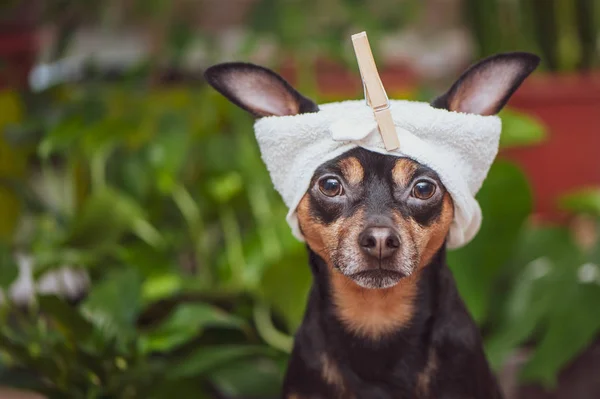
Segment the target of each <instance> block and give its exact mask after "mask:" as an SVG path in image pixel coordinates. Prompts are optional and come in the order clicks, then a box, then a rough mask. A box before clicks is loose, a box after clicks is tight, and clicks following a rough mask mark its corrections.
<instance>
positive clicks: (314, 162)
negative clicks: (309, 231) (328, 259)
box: [254, 100, 502, 248]
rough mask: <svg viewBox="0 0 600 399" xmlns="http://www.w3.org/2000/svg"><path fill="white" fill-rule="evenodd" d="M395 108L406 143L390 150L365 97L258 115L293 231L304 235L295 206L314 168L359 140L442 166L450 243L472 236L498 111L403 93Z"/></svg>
mask: <svg viewBox="0 0 600 399" xmlns="http://www.w3.org/2000/svg"><path fill="white" fill-rule="evenodd" d="M390 111H391V115H392V119H393V122H394V126H395V127H396V134H397V135H398V139H399V142H400V143H401V144H400V148H398V149H395V150H392V151H387V150H386V149H385V146H384V143H383V140H382V138H381V135H380V134H379V132H378V128H377V123H376V121H375V117H374V115H373V111H372V109H371V108H370V107H369V106H368V105H367V104H366V103H365V101H364V100H356V101H343V102H335V103H329V104H323V105H320V106H319V112H314V113H305V114H299V115H291V116H269V117H264V118H261V119H259V120H257V121H256V122H255V124H254V130H255V133H256V138H257V141H258V144H259V147H260V151H261V155H262V158H263V161H264V162H265V164H266V166H267V169H268V170H269V173H270V175H271V179H272V181H273V184H274V186H275V189H276V190H277V191H278V192H279V193H280V194H281V196H282V198H283V200H284V202H285V204H286V205H287V207H288V208H289V212H288V215H287V222H288V223H289V225H290V227H291V228H292V232H293V234H294V236H295V237H296V238H298V239H299V240H301V241H304V237H303V236H302V233H301V231H300V228H299V225H298V217H297V214H296V208H297V206H298V204H299V203H300V201H301V199H302V197H303V196H304V194H305V193H306V191H307V190H308V189H309V185H310V182H311V179H312V176H313V174H314V172H315V170H316V169H317V168H318V167H319V166H320V165H322V164H323V163H324V162H327V161H329V160H331V159H334V158H336V157H337V156H339V155H341V154H343V153H345V152H347V151H349V150H351V149H353V148H357V147H361V148H364V149H366V150H369V151H373V152H377V153H381V154H386V155H391V156H396V157H408V158H410V159H413V160H415V161H417V162H419V163H421V164H423V165H426V166H428V167H430V168H431V169H433V170H434V171H435V172H437V174H438V175H439V177H440V179H441V181H442V183H443V184H444V186H445V187H446V189H447V190H448V192H449V193H450V195H451V196H452V200H453V201H454V220H453V222H452V225H451V227H450V232H449V237H448V242H447V245H448V247H449V248H458V247H461V246H463V245H465V244H467V243H468V242H469V241H470V240H471V239H473V237H474V236H475V234H476V233H477V231H478V230H479V228H480V226H481V219H482V218H481V208H480V207H479V204H478V203H477V201H476V199H475V194H477V192H478V191H479V189H480V188H481V185H482V184H483V181H484V179H485V177H486V175H487V173H488V171H489V169H490V167H491V165H492V162H493V161H494V158H495V157H496V154H497V152H498V145H499V140H500V132H501V129H502V124H501V121H500V118H499V117H497V116H481V115H476V114H467V113H460V112H452V111H447V110H444V109H438V108H433V107H432V106H431V105H429V104H428V103H423V102H415V101H400V100H391V101H390Z"/></svg>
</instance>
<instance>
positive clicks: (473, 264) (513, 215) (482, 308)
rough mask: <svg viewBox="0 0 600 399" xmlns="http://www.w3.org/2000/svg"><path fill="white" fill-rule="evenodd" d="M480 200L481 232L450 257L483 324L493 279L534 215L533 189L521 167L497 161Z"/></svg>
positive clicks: (466, 298) (463, 291)
mask: <svg viewBox="0 0 600 399" xmlns="http://www.w3.org/2000/svg"><path fill="white" fill-rule="evenodd" d="M507 193H509V194H508V195H507ZM477 200H478V201H479V204H480V205H481V209H482V212H483V224H482V226H481V230H480V231H479V233H478V234H477V236H476V237H475V239H474V240H473V241H472V242H471V243H469V244H468V245H467V246H465V247H464V248H461V249H458V250H455V251H450V252H449V253H448V264H449V265H450V267H451V268H452V272H453V273H454V277H455V278H456V282H457V285H458V288H459V291H460V293H461V295H462V297H463V299H464V301H465V302H466V304H467V307H468V308H469V310H470V311H471V314H472V315H473V317H474V318H475V320H476V321H477V322H479V323H481V322H482V321H484V319H485V317H486V314H487V310H488V306H489V303H490V293H491V292H492V286H493V284H494V279H495V277H496V276H497V273H498V271H499V270H500V268H501V267H502V265H503V264H504V263H505V262H506V261H507V260H508V259H509V257H510V256H511V252H512V250H513V248H514V246H515V243H516V241H517V237H518V233H519V231H520V230H521V228H522V226H523V223H524V222H525V220H526V218H527V216H528V215H529V214H530V212H531V209H532V198H531V189H530V187H529V185H528V183H527V179H526V177H525V174H524V173H523V171H522V170H521V169H520V168H519V167H518V166H516V165H515V164H513V163H510V162H507V161H497V162H496V163H494V164H493V165H492V168H491V169H490V172H489V174H488V177H487V180H486V181H485V182H484V184H483V187H482V188H481V191H480V192H479V194H478V195H477Z"/></svg>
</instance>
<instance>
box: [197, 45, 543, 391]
mask: <svg viewBox="0 0 600 399" xmlns="http://www.w3.org/2000/svg"><path fill="white" fill-rule="evenodd" d="M538 63H539V58H538V57H537V56H535V55H533V54H528V53H520V52H518V53H505V54H498V55H495V56H492V57H489V58H487V59H484V60H482V61H480V62H479V63H477V64H475V65H473V66H471V67H470V68H468V69H467V70H466V71H465V72H464V73H463V74H462V75H461V76H460V78H459V79H458V80H457V81H456V82H455V83H454V84H453V85H452V86H451V87H450V89H449V90H448V91H447V92H446V93H445V94H443V95H441V96H440V97H438V98H436V99H435V100H434V101H433V102H432V103H431V105H432V106H433V107H434V108H440V109H445V110H448V111H455V112H463V113H472V114H479V115H495V114H497V113H498V112H499V111H500V110H501V109H502V108H503V107H504V105H505V104H506V103H507V101H508V100H509V98H510V97H511V95H512V94H513V93H514V92H515V90H516V89H517V88H518V87H519V86H520V85H521V83H522V82H523V81H524V79H525V78H526V77H527V76H528V75H529V74H530V73H531V72H532V71H533V70H534V69H535V68H536V67H537V65H538ZM205 78H206V81H207V82H208V83H209V84H210V85H212V86H213V87H214V88H215V89H216V90H217V91H219V92H220V93H221V94H223V95H224V96H225V97H227V98H228V99H229V100H230V101H232V102H233V103H234V104H236V105H238V106H240V107H241V108H243V109H245V110H246V111H248V112H250V113H251V114H252V115H254V116H255V117H257V118H262V117H266V116H285V115H297V114H302V113H310V112H319V107H318V106H317V104H316V103H315V102H313V101H312V100H310V99H308V98H307V97H305V96H303V95H302V94H300V93H299V92H298V91H297V90H295V89H294V88H293V87H292V86H291V85H290V84H289V83H288V82H286V81H285V80H284V79H283V78H281V77H280V76H279V75H277V74H276V73H275V72H273V71H271V70H269V69H266V68H263V67H260V66H257V65H252V64H247V63H224V64H218V65H215V66H212V67H210V68H209V69H207V70H206V71H205ZM297 217H298V223H299V227H300V230H301V232H302V235H303V236H304V238H305V240H306V244H307V250H308V254H309V263H310V268H311V271H312V274H313V277H314V278H313V284H312V288H311V290H310V294H309V299H308V303H307V306H306V311H305V316H304V319H303V322H302V324H301V326H300V328H299V330H298V331H297V333H296V335H295V342H294V348H293V351H292V354H291V358H290V362H289V365H288V369H287V373H286V376H285V379H284V384H283V393H282V397H283V398H286V399H324V398H357V399H358V398H377V399H388V398H389V399H392V398H394V399H397V398H436V399H453V398H457V399H458V398H460V399H475V398H476V399H494V398H501V397H502V393H501V389H500V387H499V384H498V383H497V381H496V379H495V376H494V374H493V372H492V370H491V369H490V366H489V364H488V362H487V359H486V356H485V353H484V350H483V344H482V338H481V336H480V333H479V331H478V328H477V326H476V324H475V322H474V321H473V319H472V317H471V316H470V314H469V312H468V310H467V309H466V307H465V304H464V303H463V301H462V299H461V298H460V295H459V293H458V290H457V287H456V283H455V281H454V279H453V276H452V273H451V271H450V269H449V268H448V266H447V263H446V245H445V243H446V241H447V237H448V232H449V229H450V225H451V223H452V220H453V217H454V207H453V199H452V197H451V195H450V194H449V193H448V192H447V191H446V188H445V187H444V184H443V183H442V181H441V180H440V177H439V176H438V174H437V173H436V172H435V171H434V170H432V169H430V168H428V167H427V166H425V165H422V164H420V163H418V162H416V161H414V160H412V159H410V158H402V157H397V156H391V155H387V154H381V153H375V152H371V151H368V150H366V149H363V148H360V147H359V148H354V149H352V150H350V151H348V152H346V153H343V154H342V155H340V156H338V157H337V158H335V159H333V160H330V161H327V162H324V163H323V164H322V165H321V166H320V167H319V168H318V169H317V170H316V172H315V173H314V175H313V177H312V182H311V185H310V188H309V189H308V190H307V192H306V193H305V194H304V196H303V198H302V200H301V201H300V203H299V206H298V208H297ZM481 262H482V263H483V264H484V263H485V259H482V260H481ZM482 267H484V266H482Z"/></svg>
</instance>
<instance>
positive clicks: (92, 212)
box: [67, 189, 143, 249]
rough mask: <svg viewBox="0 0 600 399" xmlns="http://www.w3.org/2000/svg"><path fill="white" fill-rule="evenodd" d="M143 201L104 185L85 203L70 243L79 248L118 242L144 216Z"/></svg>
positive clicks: (74, 226)
mask: <svg viewBox="0 0 600 399" xmlns="http://www.w3.org/2000/svg"><path fill="white" fill-rule="evenodd" d="M142 216H143V211H142V209H141V208H140V206H139V204H137V203H136V202H135V201H133V200H131V199H130V198H127V197H126V196H124V195H122V194H120V193H118V192H116V191H113V190H110V189H104V190H102V191H100V192H97V193H95V194H94V195H92V196H91V197H90V198H88V199H87V201H86V202H85V203H84V204H83V209H82V210H81V212H80V213H79V214H78V215H77V217H76V219H75V220H74V222H73V227H72V229H71V233H70V235H69V238H68V240H67V244H68V245H69V246H72V247H78V248H89V249H91V248H99V247H106V246H109V245H112V244H115V243H116V242H117V241H118V240H119V239H120V238H121V236H122V235H123V234H124V233H125V232H127V231H131V230H132V229H133V228H134V226H135V223H136V222H137V221H138V220H143V218H142Z"/></svg>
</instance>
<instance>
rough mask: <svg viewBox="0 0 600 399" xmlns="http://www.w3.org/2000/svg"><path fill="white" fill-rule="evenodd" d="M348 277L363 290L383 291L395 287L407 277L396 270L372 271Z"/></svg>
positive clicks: (364, 271)
mask: <svg viewBox="0 0 600 399" xmlns="http://www.w3.org/2000/svg"><path fill="white" fill-rule="evenodd" d="M348 277H349V278H351V279H352V280H354V282H355V283H356V284H358V285H360V286H361V287H363V288H371V289H382V288H390V287H393V286H394V285H396V284H397V283H398V282H399V281H400V280H401V279H402V278H403V277H406V275H405V274H404V273H402V272H400V271H396V270H388V269H371V270H363V271H360V272H357V273H353V274H351V275H349V276H348Z"/></svg>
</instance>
